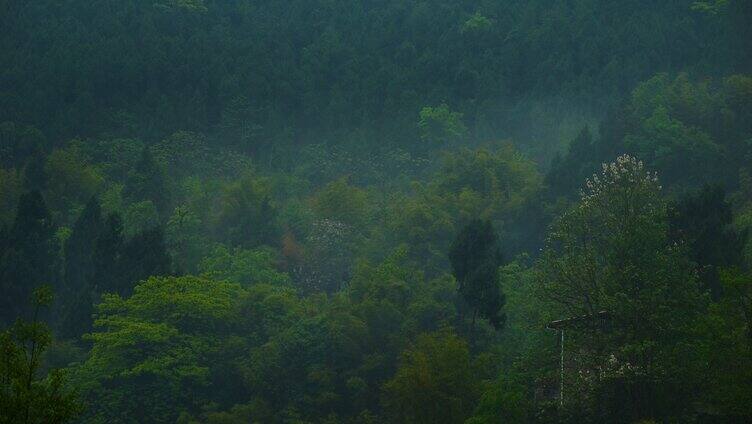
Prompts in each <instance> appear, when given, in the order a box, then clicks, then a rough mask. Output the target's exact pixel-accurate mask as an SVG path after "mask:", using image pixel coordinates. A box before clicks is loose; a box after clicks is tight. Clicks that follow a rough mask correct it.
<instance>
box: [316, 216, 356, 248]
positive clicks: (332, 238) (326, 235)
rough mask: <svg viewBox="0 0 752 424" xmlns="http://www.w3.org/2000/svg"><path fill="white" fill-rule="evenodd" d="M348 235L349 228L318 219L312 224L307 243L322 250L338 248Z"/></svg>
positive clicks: (340, 223)
mask: <svg viewBox="0 0 752 424" xmlns="http://www.w3.org/2000/svg"><path fill="white" fill-rule="evenodd" d="M349 234H350V226H348V225H347V224H344V223H342V222H339V221H335V220H332V219H320V220H317V221H315V222H313V228H312V229H311V234H310V235H309V236H308V242H309V243H311V244H313V245H315V246H318V247H323V248H335V247H339V245H340V244H341V243H342V241H343V240H344V239H345V238H346V237H347V236H348V235H349Z"/></svg>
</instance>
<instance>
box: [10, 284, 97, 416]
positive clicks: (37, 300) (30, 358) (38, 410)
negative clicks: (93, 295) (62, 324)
mask: <svg viewBox="0 0 752 424" xmlns="http://www.w3.org/2000/svg"><path fill="white" fill-rule="evenodd" d="M51 303H52V290H51V289H50V288H49V287H48V286H42V287H39V288H37V289H36V290H35V291H34V293H33V296H32V309H33V318H32V320H31V321H29V322H26V321H22V320H18V321H17V322H16V323H15V324H14V325H13V326H12V327H11V328H9V329H8V330H6V331H4V332H2V333H0V423H2V424H32V423H34V424H36V423H39V424H62V423H66V422H70V421H71V420H73V419H75V418H76V417H77V416H78V415H79V414H80V413H81V411H82V407H81V405H80V404H79V402H78V400H77V397H76V395H75V393H73V392H71V391H69V390H68V389H67V388H66V381H65V375H64V374H63V372H62V371H60V370H53V371H51V372H50V373H49V374H48V375H46V376H41V375H40V366H41V365H42V359H43V354H44V352H45V350H46V349H47V348H48V347H49V345H50V343H51V341H52V336H51V333H50V330H49V329H48V328H47V326H46V325H45V324H44V322H42V321H41V320H40V316H39V315H40V313H41V309H42V308H44V307H49V306H50V304H51Z"/></svg>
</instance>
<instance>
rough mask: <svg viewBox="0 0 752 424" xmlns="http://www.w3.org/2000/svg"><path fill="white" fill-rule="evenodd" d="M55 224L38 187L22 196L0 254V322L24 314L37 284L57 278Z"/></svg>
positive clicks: (50, 281) (6, 321)
mask: <svg viewBox="0 0 752 424" xmlns="http://www.w3.org/2000/svg"><path fill="white" fill-rule="evenodd" d="M54 236H55V228H54V226H53V224H52V220H51V218H50V213H49V211H48V210H47V206H46V205H45V203H44V199H43V198H42V195H41V194H40V193H39V191H36V190H34V191H31V192H28V193H25V194H23V195H22V196H21V198H20V199H19V202H18V211H17V213H16V219H15V222H14V224H13V227H12V228H11V230H10V232H9V236H8V241H7V247H6V248H5V252H3V256H2V258H0V322H5V323H9V322H11V321H13V320H15V319H16V318H18V317H20V316H22V315H23V314H24V313H25V312H27V311H26V308H25V307H24V306H23V305H25V304H27V302H26V299H28V298H29V296H30V295H31V292H32V290H33V289H34V288H35V287H38V286H41V285H42V284H54V283H56V282H57V281H56V280H57V278H56V277H57V269H58V267H57V249H56V246H55V237H54Z"/></svg>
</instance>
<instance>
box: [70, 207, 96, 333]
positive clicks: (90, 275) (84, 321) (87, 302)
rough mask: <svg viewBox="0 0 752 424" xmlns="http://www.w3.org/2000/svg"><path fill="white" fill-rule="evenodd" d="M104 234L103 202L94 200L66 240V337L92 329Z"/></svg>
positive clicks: (82, 213) (85, 209)
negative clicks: (98, 249)
mask: <svg viewBox="0 0 752 424" xmlns="http://www.w3.org/2000/svg"><path fill="white" fill-rule="evenodd" d="M103 231H104V223H103V222H102V211H101V208H100V206H99V200H98V199H97V198H96V197H92V198H91V199H90V200H89V202H88V203H87V204H86V207H85V208H84V210H83V212H81V215H80V216H79V217H78V220H76V223H75V224H74V226H73V230H72V232H71V234H70V237H68V239H67V240H66V241H65V249H64V252H65V259H64V264H65V266H64V278H63V281H64V286H63V290H61V296H60V298H61V300H60V303H61V305H60V307H61V315H62V316H61V318H62V319H63V322H62V328H61V331H62V334H63V335H64V336H67V337H77V336H79V335H81V334H83V333H84V332H86V331H87V330H89V329H90V328H91V317H90V316H89V317H87V315H86V314H87V313H88V314H89V315H90V313H91V311H92V307H91V299H92V296H91V292H92V290H93V287H94V284H95V281H94V277H95V274H96V267H95V263H94V258H95V255H96V254H97V253H96V247H97V246H96V245H97V241H98V240H99V238H100V235H101V234H102V232H103Z"/></svg>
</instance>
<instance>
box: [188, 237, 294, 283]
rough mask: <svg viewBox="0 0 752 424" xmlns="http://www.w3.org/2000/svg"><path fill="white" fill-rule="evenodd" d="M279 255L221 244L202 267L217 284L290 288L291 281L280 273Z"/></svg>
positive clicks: (207, 257)
mask: <svg viewBox="0 0 752 424" xmlns="http://www.w3.org/2000/svg"><path fill="white" fill-rule="evenodd" d="M278 262H279V261H278V259H277V258H276V254H275V252H274V251H273V250H271V249H264V248H260V249H256V250H245V249H241V248H235V249H228V248H227V247H225V246H223V245H221V244H219V245H216V246H215V247H214V249H213V250H212V251H211V252H210V254H209V255H208V256H206V257H205V258H203V259H202V260H201V262H200V263H199V265H198V270H199V271H200V272H201V274H202V275H206V276H207V277H210V278H212V279H215V280H227V281H232V282H235V283H239V284H242V285H244V286H249V285H252V284H269V285H273V286H289V285H290V284H291V282H290V277H288V276H287V274H283V273H280V272H279V271H278V270H277V268H276V264H277V263H278Z"/></svg>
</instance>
